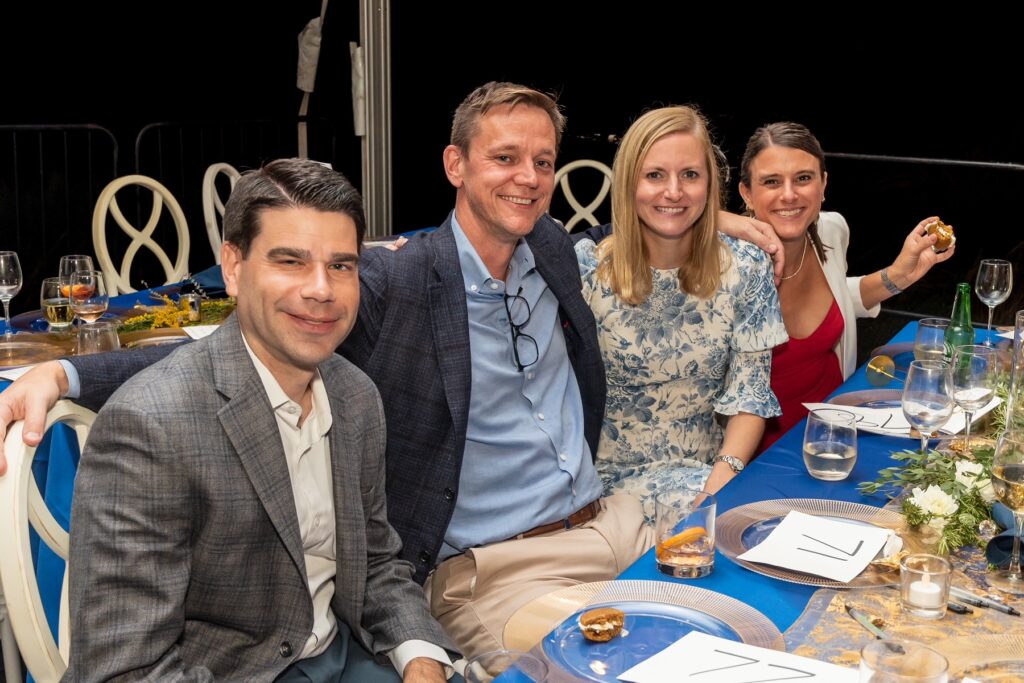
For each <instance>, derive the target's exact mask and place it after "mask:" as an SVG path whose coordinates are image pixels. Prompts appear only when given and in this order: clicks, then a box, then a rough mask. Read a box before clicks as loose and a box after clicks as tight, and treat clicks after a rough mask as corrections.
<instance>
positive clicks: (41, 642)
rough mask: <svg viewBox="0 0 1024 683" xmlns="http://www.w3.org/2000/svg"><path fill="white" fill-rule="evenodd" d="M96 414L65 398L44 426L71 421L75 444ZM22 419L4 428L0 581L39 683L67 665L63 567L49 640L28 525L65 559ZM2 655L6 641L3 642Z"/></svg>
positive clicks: (64, 539) (63, 538) (64, 537)
mask: <svg viewBox="0 0 1024 683" xmlns="http://www.w3.org/2000/svg"><path fill="white" fill-rule="evenodd" d="M95 419H96V414H95V413H93V412H92V411H90V410H87V409H85V408H82V407H81V406H77V405H75V404H74V403H71V402H70V401H59V402H58V403H57V405H55V406H54V407H53V409H52V410H51V411H50V412H49V413H48V414H47V416H46V429H49V428H50V427H52V426H53V425H55V424H57V423H58V422H62V423H64V424H67V425H69V426H71V427H72V428H73V429H74V430H75V433H76V436H77V438H78V447H79V448H82V447H83V446H84V445H85V439H86V437H87V436H88V433H89V428H90V427H91V426H92V423H93V421H94V420H95ZM22 427H23V423H22V422H15V423H14V424H13V425H11V428H10V429H9V430H8V432H7V439H6V441H5V442H4V453H6V454H7V462H8V471H7V474H6V475H4V476H3V477H0V548H3V552H0V586H2V588H3V595H4V598H5V600H6V602H7V617H8V619H9V620H10V625H11V627H12V629H13V631H14V638H15V640H16V641H17V644H18V648H19V649H20V650H21V657H22V659H24V660H25V665H26V666H27V667H28V670H29V672H30V673H31V674H32V676H33V677H34V678H35V679H36V680H37V681H40V682H41V683H49V682H50V681H58V680H59V679H60V677H61V675H63V673H64V670H65V669H67V661H68V650H69V647H70V644H71V637H70V632H71V626H70V623H69V614H68V572H67V570H66V569H65V571H64V583H63V586H62V587H61V596H60V622H59V624H58V629H57V632H58V636H59V637H58V639H57V641H59V646H58V642H55V641H54V638H53V635H52V632H51V630H50V625H49V623H48V622H47V619H46V614H45V613H44V612H43V603H42V600H41V599H40V597H39V584H38V583H37V582H36V568H35V565H34V563H33V561H32V548H31V546H30V545H29V528H30V527H31V528H32V529H34V530H35V532H36V533H37V534H38V535H39V537H40V538H41V539H42V540H43V542H44V543H46V545H48V546H49V547H50V549H51V550H53V552H54V553H56V554H57V555H59V556H60V557H62V558H63V559H64V561H65V562H66V561H67V558H68V540H69V539H68V533H67V532H66V531H64V529H63V528H62V527H61V525H60V523H58V522H57V520H56V519H54V517H53V515H52V514H50V510H49V509H48V508H47V507H46V503H45V502H44V501H43V497H42V495H41V494H40V493H39V488H38V487H37V486H36V480H35V477H33V475H32V459H33V458H34V457H35V454H36V449H35V448H30V447H28V446H26V445H25V444H24V442H22V440H21V433H22ZM4 646H5V647H4V650H5V652H4V654H5V655H6V654H7V653H6V649H7V643H4Z"/></svg>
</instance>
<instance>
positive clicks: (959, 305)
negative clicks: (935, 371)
mask: <svg viewBox="0 0 1024 683" xmlns="http://www.w3.org/2000/svg"><path fill="white" fill-rule="evenodd" d="M973 343H974V327H973V326H972V325H971V286H970V285H969V284H967V283H966V282H961V283H960V284H958V285H957V286H956V298H954V299H953V312H952V313H950V315H949V327H947V328H946V343H945V352H946V360H947V361H950V362H952V359H953V351H954V350H955V349H956V347H958V346H966V345H968V344H973Z"/></svg>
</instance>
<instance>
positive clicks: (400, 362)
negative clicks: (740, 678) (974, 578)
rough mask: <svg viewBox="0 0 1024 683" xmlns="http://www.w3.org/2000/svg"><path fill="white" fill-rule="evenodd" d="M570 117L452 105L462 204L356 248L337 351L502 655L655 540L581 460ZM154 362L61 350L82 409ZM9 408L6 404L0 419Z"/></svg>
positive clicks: (448, 566)
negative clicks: (568, 172) (348, 314)
mask: <svg viewBox="0 0 1024 683" xmlns="http://www.w3.org/2000/svg"><path fill="white" fill-rule="evenodd" d="M564 124H565V120H564V117H563V116H562V114H561V112H560V111H559V109H558V106H557V104H556V103H555V102H554V101H553V100H552V99H551V98H550V97H548V96H547V95H544V94H542V93H540V92H537V91H535V90H532V89H530V88H526V87H524V86H519V85H515V84H511V83H488V84H486V85H484V86H481V87H480V88H477V89H476V90H474V91H473V92H472V93H471V94H470V95H469V96H468V97H467V98H466V99H465V100H464V101H463V103H462V104H461V105H460V106H459V108H458V110H457V111H456V114H455V118H454V121H453V125H452V135H451V144H450V145H448V147H446V149H445V151H444V166H445V172H446V174H447V176H448V179H449V181H450V182H451V183H452V185H453V186H454V187H455V188H456V202H455V210H454V211H453V212H452V214H451V215H449V217H448V219H447V220H446V221H445V222H444V224H443V225H442V226H441V227H440V228H439V229H438V230H436V231H434V232H433V233H430V234H428V235H420V236H417V237H415V238H414V239H412V240H411V241H410V243H409V244H407V245H406V246H404V247H403V248H402V249H400V250H399V251H398V252H391V251H388V250H381V249H371V250H367V251H366V252H364V254H363V256H362V261H361V263H360V279H361V291H360V296H361V300H360V309H359V318H358V321H357V323H356V326H355V328H354V329H353V331H352V333H351V334H350V335H349V337H348V339H347V340H346V342H345V344H344V345H343V346H342V348H341V351H342V353H343V354H344V355H345V356H347V357H348V358H349V359H350V360H352V361H353V362H354V363H355V364H356V365H357V366H358V367H360V368H361V369H362V370H363V371H364V372H366V374H367V375H369V376H370V378H371V379H372V380H373V381H374V382H375V383H376V384H377V386H378V388H379V390H380V393H381V398H382V400H383V404H384V411H385V415H386V418H387V455H386V461H387V500H388V519H389V521H390V522H391V524H392V525H393V526H394V527H395V529H396V530H397V531H398V533H399V535H400V536H401V538H402V541H403V549H402V552H401V557H402V558H403V559H406V560H408V561H411V562H413V563H414V565H415V568H416V578H417V580H419V581H425V589H426V591H427V593H428V596H429V599H430V602H431V610H432V612H433V614H434V616H435V617H437V619H438V620H439V621H440V622H441V624H442V625H443V626H444V627H445V629H446V630H447V631H448V633H449V635H450V636H451V637H452V638H453V640H455V642H456V644H457V645H459V647H460V649H462V651H463V652H464V653H465V654H466V655H467V656H471V655H473V654H476V653H478V652H481V651H485V650H490V649H496V648H498V647H500V646H501V645H502V644H503V629H504V626H505V622H506V621H507V620H508V618H509V617H510V616H511V615H512V614H513V613H514V612H515V611H516V610H517V609H519V608H520V607H521V606H523V605H524V604H526V603H527V602H529V601H530V600H532V599H534V598H535V597H538V596H540V595H543V594H545V593H548V592H550V591H552V590H555V589H558V588H562V587H566V586H571V585H575V584H578V583H582V582H588V581H598V580H607V579H612V578H614V577H615V576H616V575H618V574H619V573H620V572H622V571H623V570H624V569H625V568H626V567H627V566H629V565H630V564H631V563H632V562H633V561H635V560H636V558H637V557H639V556H640V555H641V554H642V553H643V552H644V551H645V550H646V549H647V548H648V547H650V544H651V542H652V533H651V530H650V529H649V528H648V527H647V526H645V525H644V524H643V515H642V512H641V510H640V506H639V503H637V502H636V501H635V500H634V499H632V498H630V497H628V496H625V495H618V496H612V497H609V498H602V497H601V489H602V487H601V483H600V481H599V479H598V476H597V473H596V469H595V468H594V465H593V454H594V453H596V452H597V439H598V435H599V430H600V425H601V419H602V416H603V410H604V402H605V384H604V370H603V363H602V359H601V355H600V350H599V348H598V344H597V334H596V327H595V323H594V319H593V316H592V314H591V312H590V309H589V307H588V306H587V304H586V302H585V301H584V300H583V298H582V296H581V294H580V279H579V272H578V266H577V263H576V258H575V254H574V253H573V250H572V245H571V242H570V239H569V236H568V235H567V234H566V233H565V231H564V230H563V229H562V228H561V227H560V226H559V225H558V224H557V223H555V222H554V221H552V220H551V219H550V218H549V217H548V216H547V214H546V212H547V208H548V205H549V202H550V199H551V194H552V192H553V191H554V167H555V160H556V155H557V149H558V143H559V141H560V138H561V133H562V130H563V128H564ZM163 353H166V351H165V350H161V349H159V348H156V349H153V350H152V351H151V352H148V351H146V350H142V351H136V352H132V353H131V354H121V358H119V359H118V360H116V361H113V362H112V361H110V360H109V359H108V360H102V359H99V356H91V357H90V356H85V357H81V358H75V359H71V360H70V364H72V365H73V366H74V369H75V370H77V375H78V376H79V377H80V379H81V394H80V395H78V401H79V402H81V403H83V404H85V405H96V404H97V403H99V402H102V401H103V400H105V399H106V397H107V396H109V394H110V393H111V391H112V390H113V388H115V387H116V386H117V385H119V384H120V383H121V382H122V381H123V378H124V377H125V376H126V375H128V374H130V373H131V372H134V371H135V370H136V369H137V367H138V366H139V365H143V364H147V363H150V362H152V358H155V357H156V356H157V355H162V354H163ZM151 354H153V355H151ZM125 356H128V358H125ZM65 362H67V361H65ZM59 372H60V377H59V378H58V381H59V382H62V383H64V384H65V385H66V383H67V382H66V378H65V377H64V376H63V372H62V371H59ZM25 379H28V378H27V377H26V378H23V380H25ZM23 384H24V382H23ZM53 384H54V382H53V380H51V381H50V385H53ZM64 388H66V387H64ZM25 392H26V393H22V394H20V395H23V396H24V395H30V396H32V397H33V400H34V401H37V402H38V401H40V400H41V398H40V397H41V396H43V395H47V396H56V394H57V390H56V388H55V387H53V386H48V388H46V389H43V388H41V387H39V386H38V384H36V385H34V386H33V388H32V390H31V391H30V390H28V389H26V390H25ZM8 393H9V392H8ZM12 403H13V401H12V400H11V399H9V398H6V397H0V423H2V422H3V421H4V420H5V419H7V420H9V419H10V418H9V417H7V416H6V415H5V411H7V410H10V409H11V404H12ZM19 410H20V408H19ZM33 419H34V418H31V419H29V420H27V429H26V431H31V427H32V423H33Z"/></svg>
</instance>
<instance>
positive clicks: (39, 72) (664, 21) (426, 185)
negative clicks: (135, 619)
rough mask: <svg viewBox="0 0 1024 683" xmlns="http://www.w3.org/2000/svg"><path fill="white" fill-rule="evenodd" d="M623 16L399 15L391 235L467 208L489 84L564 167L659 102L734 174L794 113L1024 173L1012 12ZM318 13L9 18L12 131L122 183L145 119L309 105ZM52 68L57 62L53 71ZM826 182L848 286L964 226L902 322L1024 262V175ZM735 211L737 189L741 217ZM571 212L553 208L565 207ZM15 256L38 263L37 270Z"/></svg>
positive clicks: (839, 135)
mask: <svg viewBox="0 0 1024 683" xmlns="http://www.w3.org/2000/svg"><path fill="white" fill-rule="evenodd" d="M616 5H617V7H618V9H617V10H616V11H611V10H599V9H597V7H598V5H596V4H593V3H579V4H572V3H544V4H540V3H538V4H536V5H533V4H531V3H518V4H516V5H514V6H513V5H510V6H497V5H494V6H492V5H485V4H483V3H479V4H476V3H472V4H471V3H465V4H461V3H444V4H440V3H409V2H401V1H397V0H396V1H395V2H393V6H392V10H391V31H392V63H391V78H392V94H393V99H392V106H393V140H392V143H393V156H394V158H393V164H394V166H393V182H394V209H393V216H394V225H392V226H389V227H388V229H387V232H400V231H404V230H409V229H414V228H419V227H425V226H430V225H437V224H439V223H440V222H441V221H442V220H443V219H444V217H445V216H446V214H447V212H448V211H449V210H450V208H451V206H452V203H453V198H454V193H453V191H452V189H451V188H450V186H448V184H447V181H446V180H445V177H444V174H443V172H442V169H441V152H442V150H443V148H444V146H445V144H446V143H447V137H448V131H449V125H450V117H451V114H452V112H453V110H454V108H455V107H456V106H457V104H458V103H459V101H460V100H461V99H462V97H464V96H465V94H466V93H467V92H468V91H469V90H471V89H472V88H473V87H475V86H476V85H479V84H480V83H483V82H485V81H488V80H513V81H519V82H523V83H526V84H528V85H532V86H534V87H538V88H541V89H545V90H549V91H553V92H556V93H558V94H559V98H560V101H561V102H562V104H563V105H564V107H565V110H566V113H567V115H568V118H569V128H568V131H567V137H566V139H565V141H564V143H563V146H562V150H561V156H560V161H561V162H562V163H565V162H567V161H571V160H573V159H577V158H584V157H588V158H596V159H600V160H602V161H605V162H606V163H609V164H610V163H611V159H612V157H613V155H614V152H615V148H614V146H613V145H612V144H610V143H608V142H607V141H602V140H605V139H606V138H607V136H608V135H609V134H617V135H618V134H621V133H623V132H624V131H625V129H626V128H627V127H628V126H629V123H630V121H631V120H632V119H633V118H634V117H635V116H636V115H637V114H638V113H639V112H641V111H643V110H644V109H645V108H647V107H651V106H657V105H659V104H669V103H692V104H696V105H698V106H699V107H700V108H701V109H702V110H703V111H704V113H705V114H706V115H707V117H708V118H709V119H710V121H711V123H712V125H713V128H714V130H715V133H716V138H717V141H718V142H719V144H720V145H721V147H722V148H723V149H724V151H725V152H726V154H727V155H728V157H729V159H730V161H731V162H732V164H733V165H735V164H736V163H737V162H738V160H739V156H740V154H741V153H742V149H743V146H744V144H745V142H746V139H747V137H748V136H749V134H750V133H751V132H752V131H753V129H754V128H755V127H757V126H758V125H761V124H763V123H766V122H769V121H775V120H782V119H792V120H796V121H800V122H802V123H804V124H806V125H808V126H809V127H810V128H811V129H812V130H813V131H814V132H815V133H816V134H817V135H818V137H819V139H820V140H821V142H822V144H823V145H824V147H825V150H826V152H841V153H860V154H880V155H893V156H917V157H928V158H944V159H960V160H973V161H994V162H1010V163H1013V162H1021V161H1024V154H1022V151H1024V130H1022V126H1021V124H1020V113H1019V108H1018V107H1017V105H1016V102H1017V100H1018V99H1019V70H1020V68H1019V67H1020V62H1021V60H1020V57H1019V55H1018V52H1019V48H1018V45H1017V43H1018V42H1019V39H1018V38H1017V36H1016V35H1015V34H1014V33H1013V32H1014V30H1015V27H1016V26H1017V25H1018V23H1019V22H1018V17H1017V16H1015V14H1011V13H1010V12H1009V10H1007V13H1006V14H1004V15H1000V14H998V13H995V12H993V11H991V10H990V13H989V14H988V15H986V16H985V17H984V18H983V19H979V20H978V21H976V22H975V21H973V20H972V19H971V18H970V17H966V18H965V17H964V16H957V17H949V18H948V19H944V18H942V17H939V18H938V20H936V18H935V17H934V16H932V17H930V18H929V22H931V23H929V24H928V25H923V24H921V23H920V22H919V21H915V23H913V24H910V23H906V24H903V25H900V24H898V23H895V21H894V19H893V18H892V17H891V16H889V15H888V14H887V13H885V12H883V10H879V9H873V8H869V7H867V6H858V9H857V10H856V12H855V13H853V12H851V11H850V10H842V9H838V8H836V7H832V8H830V11H829V13H830V14H831V15H833V16H837V17H838V18H837V19H833V20H832V21H831V22H830V24H829V26H828V27H827V28H821V27H812V26H809V25H801V24H800V20H799V19H796V18H795V17H796V15H798V14H803V15H804V19H810V18H811V15H812V14H817V13H819V12H820V11H823V10H822V8H820V7H815V8H810V7H806V8H804V9H801V8H800V7H797V6H787V7H778V8H775V10H776V11H773V12H770V13H765V14H764V15H763V16H756V17H755V16H750V15H747V14H745V10H740V9H739V6H721V9H705V10H693V9H690V8H685V7H682V8H673V9H671V10H668V9H665V8H663V7H661V6H656V7H655V6H651V7H648V6H647V5H645V4H643V3H617V4H616ZM319 11H320V3H319V2H314V1H311V0H298V1H294V2H281V3H271V4H260V5H257V4H253V3H243V2H239V1H237V0H228V1H225V2H219V3H216V2H208V3H197V2H179V3H173V4H170V3H168V4H164V5H153V4H143V3H136V4H132V5H123V6H122V5H119V4H109V5H106V6H103V7H97V6H95V5H93V6H86V5H84V4H79V5H76V6H74V7H71V8H56V7H52V6H41V7H39V8H37V9H35V10H27V9H25V8H19V9H9V10H6V11H5V14H7V15H9V16H8V17H7V21H5V22H4V26H3V29H2V31H3V33H4V34H6V36H5V37H4V38H3V39H2V40H0V57H3V63H4V64H5V67H4V70H3V76H2V77H0V79H2V81H0V83H2V88H0V124H39V123H97V124H100V125H103V126H104V127H106V128H109V129H110V130H111V131H113V132H114V133H115V135H117V137H118V139H119V142H120V143H121V150H120V153H119V154H120V170H121V172H122V173H128V172H131V168H130V157H131V153H132V150H131V146H132V142H133V141H134V138H135V134H136V132H137V131H138V130H139V129H140V128H141V127H142V126H143V125H145V124H147V123H149V122H153V121H179V120H186V121H187V120H211V119H228V120H230V119H239V118H285V119H286V118H288V117H294V116H295V114H296V112H297V111H298V107H299V101H300V99H301V97H300V93H299V91H298V90H297V89H296V87H295V64H296V55H297V48H296V37H297V35H298V33H299V31H300V30H301V29H302V27H303V26H304V25H305V24H306V22H307V21H308V20H309V19H311V18H313V17H314V16H317V15H318V14H319ZM880 12H881V14H880ZM844 13H847V14H844ZM580 16H582V17H586V18H585V19H582V20H581V19H579V17H580ZM936 21H939V22H941V24H942V25H938V24H936V23H935V22H936ZM972 24H976V25H972ZM324 32H325V36H324V45H323V48H322V51H321V59H320V68H319V71H318V78H317V92H316V93H315V94H314V96H313V99H312V104H311V108H310V113H311V115H313V116H318V117H323V118H326V119H329V120H330V121H331V122H333V124H334V126H335V128H336V130H337V131H338V133H339V148H338V156H337V159H338V161H336V166H337V167H338V168H339V170H341V171H343V172H345V173H346V174H348V175H349V176H350V177H351V178H352V179H353V180H354V181H355V182H356V183H357V185H358V184H359V182H360V168H359V163H360V162H359V143H358V141H357V140H356V139H355V138H353V137H350V131H351V126H352V115H351V105H350V102H349V93H350V84H349V56H348V41H349V40H358V34H359V23H358V6H357V5H355V4H354V3H351V2H349V3H343V2H342V1H341V0H334V2H333V3H332V4H331V5H330V7H329V9H328V14H327V20H326V24H325V29H324ZM840 32H842V33H844V34H845V35H846V36H848V37H844V38H839V37H838V34H839V33H840ZM44 55H47V57H46V59H47V60H50V59H52V60H54V61H55V62H56V63H57V66H56V67H53V68H43V66H42V62H43V59H44V57H43V56H44ZM224 160H225V161H229V162H231V161H232V160H231V159H224ZM0 161H2V159H0ZM828 170H829V186H828V192H827V196H828V199H827V202H826V205H825V206H826V208H828V209H832V210H837V211H840V212H842V213H843V214H844V215H845V216H846V218H847V220H848V221H849V223H850V225H851V228H852V230H853V236H852V243H851V247H850V252H849V262H850V267H851V273H859V272H869V271H872V270H876V269H878V268H880V267H882V266H884V265H887V264H889V263H891V261H892V259H893V258H894V257H895V255H896V253H897V252H898V250H899V246H900V244H901V243H902V240H903V238H904V237H905V235H906V233H907V232H908V231H909V230H910V228H911V227H913V226H914V225H915V224H916V223H917V221H918V220H920V219H921V218H923V217H925V216H928V215H932V214H938V215H940V216H942V218H943V219H944V220H946V221H947V222H949V223H952V224H953V225H954V226H955V227H956V228H957V235H958V239H959V242H958V245H957V254H956V256H955V257H954V258H953V259H952V260H950V261H949V262H948V263H946V264H943V265H941V266H939V267H937V268H936V269H934V270H933V271H932V273H931V274H929V276H928V277H927V278H925V280H923V281H922V282H920V283H918V285H916V286H915V287H914V288H913V289H912V290H910V291H909V292H907V293H905V294H903V295H901V296H899V297H896V298H894V299H891V300H890V301H889V302H887V304H886V305H887V308H888V309H890V310H894V311H909V312H913V313H916V314H948V312H949V311H948V308H949V306H950V304H951V301H952V295H953V290H954V283H955V282H956V281H957V280H962V279H966V278H972V277H973V273H972V270H973V269H974V268H975V267H976V263H977V261H978V260H979V259H980V258H985V257H1006V256H1007V254H1011V253H1012V254H1013V257H1014V258H1016V259H1017V264H1018V265H1020V266H1021V267H1022V268H1024V262H1022V261H1021V260H1020V254H1019V252H1020V249H1019V244H1020V242H1021V229H1020V225H1019V221H1020V219H1019V218H1018V214H1019V210H1018V206H1017V203H1018V202H1017V199H1018V197H1019V195H1020V188H1021V186H1022V180H1024V176H1022V175H1021V173H1020V171H1017V170H978V169H962V168H952V167H944V166H918V165H908V164H903V163H878V162H864V161H851V160H845V159H830V160H829V169H828ZM735 175H736V174H735V173H734V178H735ZM158 179H159V178H158ZM199 180H200V178H197V179H196V181H195V182H196V185H197V186H198V183H199ZM582 194H586V192H583V193H582ZM737 197H738V193H737V192H736V190H735V181H734V182H733V184H732V187H731V188H730V205H731V206H732V207H733V208H736V206H737V204H736V199H737ZM0 209H2V207H0ZM605 211H606V212H605V214H604V217H605V218H607V208H606V210H605ZM560 212H564V205H562V204H559V203H558V200H556V202H555V203H554V204H553V206H552V213H553V214H555V215H556V216H557V215H559V213H560ZM566 217H567V216H566ZM599 217H602V215H601V214H599ZM90 218H91V215H85V216H83V217H82V218H81V219H80V221H81V227H80V228H79V229H80V230H81V231H82V232H78V230H79V229H75V230H71V231H70V232H69V234H68V235H67V240H68V242H69V243H70V244H69V245H68V247H70V245H71V244H81V247H80V248H82V249H86V250H87V251H91V243H90V241H89V232H88V231H89V227H88V225H89V223H88V221H89V220H90ZM188 219H189V222H190V226H192V235H193V243H192V257H191V258H190V266H191V267H192V269H193V270H195V271H198V270H201V269H203V268H205V267H207V266H208V265H211V264H212V263H213V261H212V257H211V256H210V254H209V247H208V244H207V243H206V237H205V233H204V232H203V225H202V217H201V215H191V214H190V215H188ZM24 239H25V237H24V236H21V235H15V234H12V230H11V228H10V227H8V225H6V224H2V225H0V248H8V249H11V248H13V249H19V244H21V245H22V249H23V248H24V247H25V244H26V243H25V242H24V241H23V240H24ZM82 240H84V242H83V241H82ZM58 246H59V248H57V250H58V251H60V252H61V253H67V251H68V250H69V249H65V248H64V247H65V245H64V244H61V245H58ZM1015 247H1018V249H1017V251H1016V252H1012V250H1013V249H1014V248H1015ZM21 256H22V259H23V265H26V263H25V262H27V261H30V260H31V257H28V254H26V253H24V251H22V254H21ZM54 265H55V264H54ZM43 268H44V267H43V266H40V267H39V269H43ZM29 269H30V266H29V265H26V271H28V270H29ZM1016 279H1017V280H1018V285H1020V277H1019V274H1018V277H1017V278H1016ZM1022 289H1024V287H1022V286H1018V288H1017V292H1015V296H1014V299H1015V300H1016V301H1015V302H1011V303H1007V304H1004V305H1003V306H1002V307H1000V308H999V309H997V317H998V318H999V319H1002V320H1007V319H1009V317H1010V314H1011V312H1012V311H1013V310H1016V309H1018V308H1024V303H1022V300H1021V299H1020V298H1019V297H1018V295H1024V292H1022V291H1021V290H1022ZM973 303H974V318H975V320H979V321H983V320H984V319H985V310H984V307H983V306H982V304H981V303H980V302H979V301H977V300H976V299H975V300H974V302H973ZM36 306H37V302H36V289H35V288H32V289H30V288H28V286H26V288H24V289H23V291H22V293H21V294H20V295H19V296H18V297H16V298H15V299H14V301H13V303H12V309H13V310H14V311H22V310H27V309H30V308H35V307H36ZM906 320H907V318H906V317H903V316H902V315H899V314H883V316H882V318H881V319H880V320H879V321H876V322H873V323H868V324H867V326H865V325H864V324H862V326H861V330H862V342H861V344H860V346H861V349H862V354H863V353H866V352H867V351H869V350H870V348H871V346H870V345H871V344H873V343H874V340H877V339H886V338H888V337H889V336H890V335H891V333H892V332H893V331H894V330H895V329H897V328H898V327H900V326H902V325H903V324H904V323H905V322H906ZM865 327H867V328H868V329H865ZM865 347H866V348H865Z"/></svg>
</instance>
